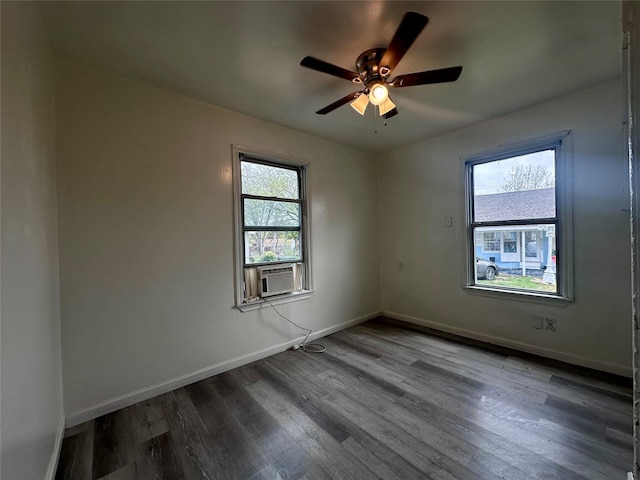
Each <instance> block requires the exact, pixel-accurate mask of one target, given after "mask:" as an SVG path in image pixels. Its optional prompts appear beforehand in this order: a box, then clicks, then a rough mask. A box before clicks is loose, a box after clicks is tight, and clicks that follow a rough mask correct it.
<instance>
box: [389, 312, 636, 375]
mask: <svg viewBox="0 0 640 480" xmlns="http://www.w3.org/2000/svg"><path fill="white" fill-rule="evenodd" d="M382 314H383V315H384V316H385V317H389V318H393V319H394V320H401V321H403V322H408V323H413V324H415V325H421V326H423V327H429V328H433V329H434V330H440V331H442V332H447V333H452V334H454V335H459V336H461V337H466V338H471V339H474V340H479V341H481V342H485V343H489V344H493V345H499V346H501V347H508V348H513V349H515V350H520V351H522V352H527V353H532V354H534V355H540V356H541V357H546V358H552V359H554V360H560V361H562V362H567V363H571V364H573V365H580V366H582V367H587V368H593V369H595V370H601V371H604V372H609V373H614V374H616V375H622V376H625V377H631V367H630V366H626V365H620V364H617V363H608V362H601V361H598V360H593V359H591V358H587V357H582V356H580V355H572V354H570V353H565V352H560V351H558V350H552V349H550V348H545V347H538V346H536V345H530V344H528V343H523V342H518V341H516V340H511V339H509V338H504V337H496V336H494V335H487V334H485V333H480V332H476V331H473V330H467V329H466V328H460V327H454V326H451V325H446V324H444V323H438V322H432V321H430V320H425V319H422V318H417V317H412V316H410V315H404V314H402V313H396V312H387V311H383V312H382Z"/></svg>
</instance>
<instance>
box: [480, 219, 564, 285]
mask: <svg viewBox="0 0 640 480" xmlns="http://www.w3.org/2000/svg"><path fill="white" fill-rule="evenodd" d="M473 237H474V239H475V242H474V255H475V258H476V262H475V280H476V281H475V283H476V284H477V285H484V286H490V287H493V288H514V289H520V290H533V291H538V292H547V293H557V281H556V264H557V257H556V236H555V225H553V224H543V225H537V224H536V225H519V226H517V227H514V226H508V227H507V226H493V227H488V226H487V227H476V228H474V235H473ZM487 239H500V241H501V243H502V247H501V248H497V249H496V251H490V252H487V248H486V247H487ZM493 246H496V244H494V245H493Z"/></svg>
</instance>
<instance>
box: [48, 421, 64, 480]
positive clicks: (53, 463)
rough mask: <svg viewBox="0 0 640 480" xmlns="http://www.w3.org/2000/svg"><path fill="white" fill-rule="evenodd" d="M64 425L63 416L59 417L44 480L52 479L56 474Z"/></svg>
mask: <svg viewBox="0 0 640 480" xmlns="http://www.w3.org/2000/svg"><path fill="white" fill-rule="evenodd" d="M65 425H66V424H65V419H64V417H60V422H59V423H58V430H57V431H56V440H55V442H54V444H53V452H52V453H51V460H50V461H49V468H47V474H46V476H45V477H44V478H45V480H54V478H55V476H56V470H57V469H58V460H59V459H60V449H61V448H62V439H63V438H64V429H65Z"/></svg>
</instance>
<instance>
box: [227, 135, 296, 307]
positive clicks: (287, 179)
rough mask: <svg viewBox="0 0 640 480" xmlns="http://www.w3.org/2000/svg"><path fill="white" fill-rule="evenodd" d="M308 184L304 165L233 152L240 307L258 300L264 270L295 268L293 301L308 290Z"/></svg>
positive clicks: (244, 152)
mask: <svg viewBox="0 0 640 480" xmlns="http://www.w3.org/2000/svg"><path fill="white" fill-rule="evenodd" d="M305 183H306V167H305V165H302V164H299V163H296V162H294V161H291V160H282V159H278V158H276V157H271V156H269V155H264V154H259V153H255V152H250V151H249V150H247V149H243V148H240V147H234V187H235V188H234V190H235V202H234V205H235V218H236V231H237V235H236V257H237V258H236V262H237V268H236V271H237V272H239V275H237V277H238V278H236V290H237V292H236V304H237V305H238V306H239V307H240V306H242V305H247V304H254V303H256V302H257V301H258V296H259V294H258V268H259V267H264V266H268V265H286V266H289V265H293V267H294V268H293V271H294V274H293V276H294V293H293V294H290V295H288V296H289V297H292V296H295V295H296V293H295V292H297V293H298V294H299V293H301V292H304V291H306V290H308V289H309V281H308V271H309V269H308V263H309V262H308V243H307V236H308V235H307V234H308V232H307V230H306V229H307V225H306V224H307V218H308V215H307V199H306V184H305ZM285 296H287V295H285ZM272 300H273V299H272ZM276 300H278V299H276ZM279 300H281V298H280V299H279Z"/></svg>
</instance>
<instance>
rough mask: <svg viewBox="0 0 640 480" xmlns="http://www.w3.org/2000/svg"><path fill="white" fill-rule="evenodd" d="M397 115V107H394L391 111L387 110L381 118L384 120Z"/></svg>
mask: <svg viewBox="0 0 640 480" xmlns="http://www.w3.org/2000/svg"><path fill="white" fill-rule="evenodd" d="M397 114H398V107H395V108H394V109H393V110H389V111H388V112H387V113H385V114H384V115H383V116H382V117H383V118H384V119H385V120H386V119H388V118H391V117H395V116H396V115H397Z"/></svg>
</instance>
